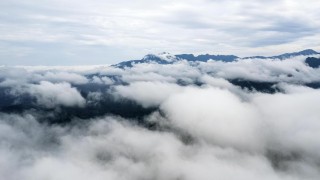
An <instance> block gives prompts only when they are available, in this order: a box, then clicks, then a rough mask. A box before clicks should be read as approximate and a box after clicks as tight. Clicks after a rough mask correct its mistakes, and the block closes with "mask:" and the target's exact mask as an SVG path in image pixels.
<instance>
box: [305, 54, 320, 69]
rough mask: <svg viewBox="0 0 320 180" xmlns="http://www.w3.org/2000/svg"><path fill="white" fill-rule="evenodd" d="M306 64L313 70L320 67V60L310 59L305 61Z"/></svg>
mask: <svg viewBox="0 0 320 180" xmlns="http://www.w3.org/2000/svg"><path fill="white" fill-rule="evenodd" d="M305 63H306V64H307V65H308V66H310V67H312V68H319V67H320V58H315V57H308V58H307V59H306V60H305Z"/></svg>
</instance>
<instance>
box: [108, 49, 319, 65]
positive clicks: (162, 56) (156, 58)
mask: <svg viewBox="0 0 320 180" xmlns="http://www.w3.org/2000/svg"><path fill="white" fill-rule="evenodd" d="M319 54H320V53H319V52H317V51H315V50H313V49H305V50H302V51H299V52H291V53H284V54H280V55H275V56H249V57H239V56H236V55H219V54H218V55H211V54H200V55H197V56H195V55H194V54H176V55H171V54H170V53H167V52H162V53H159V54H157V55H156V54H147V55H145V56H144V57H143V58H142V59H140V60H129V61H122V62H120V63H117V64H114V65H112V66H113V67H118V68H125V67H129V68H131V67H133V65H134V64H142V63H157V64H172V63H174V62H178V61H182V60H186V61H189V62H207V61H209V60H214V61H223V62H233V61H236V60H245V59H280V60H284V59H288V58H291V57H296V56H313V55H319Z"/></svg>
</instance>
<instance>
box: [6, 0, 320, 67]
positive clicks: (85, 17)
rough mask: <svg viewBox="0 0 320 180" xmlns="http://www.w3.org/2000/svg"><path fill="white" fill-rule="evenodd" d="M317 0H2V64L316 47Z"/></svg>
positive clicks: (318, 43)
mask: <svg viewBox="0 0 320 180" xmlns="http://www.w3.org/2000/svg"><path fill="white" fill-rule="evenodd" d="M319 9H320V2H319V0H306V1H297V0H242V1H235V0H234V1H231V0H220V1H218V0H157V1H150V0H135V1H133V0H131V1H129V0H68V1H66V0H1V1H0V64H1V65H77V64H112V63H115V62H119V61H122V60H129V59H140V58H142V57H143V56H144V55H145V54H148V53H159V52H163V51H166V52H170V53H172V54H179V53H194V54H201V53H210V54H235V55H239V56H248V55H273V54H279V53H284V52H291V51H299V50H302V49H307V48H312V49H315V50H317V51H319V50H320V41H319V39H320V11H319Z"/></svg>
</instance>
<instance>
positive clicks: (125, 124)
mask: <svg viewBox="0 0 320 180" xmlns="http://www.w3.org/2000/svg"><path fill="white" fill-rule="evenodd" d="M304 59H305V57H297V58H293V59H287V60H277V59H273V60H254V59H251V60H241V61H236V62H230V63H224V62H216V61H211V62H200V63H189V62H186V61H181V62H178V63H175V64H168V65H159V64H153V63H150V64H137V65H135V66H133V67H132V68H125V69H119V68H114V67H97V66H95V67H92V68H85V69H81V68H74V69H72V68H62V67H59V68H54V67H53V68H47V67H45V68H30V67H19V68H18V67H1V70H0V80H1V81H0V97H1V99H2V102H0V110H1V113H0V177H4V178H5V179H6V180H16V179H25V180H42V179H52V180H56V179H57V180H64V179H65V180H67V179H77V180H82V179H83V180H85V179H94V180H102V179H119V180H122V179H123V180H124V179H131V180H132V179H133V180H134V179H137V180H141V179H158V180H168V179H172V180H176V179H186V180H195V179H208V180H209V179H210V180H211V179H246V180H251V179H252V180H255V179H265V180H280V179H281V180H282V179H288V180H295V179H296V180H298V179H310V180H316V179H319V177H320V169H319V164H320V152H319V149H320V133H319V132H320V111H319V107H320V90H319V89H318V88H319V82H320V69H319V68H312V67H309V66H308V65H307V64H305V63H304Z"/></svg>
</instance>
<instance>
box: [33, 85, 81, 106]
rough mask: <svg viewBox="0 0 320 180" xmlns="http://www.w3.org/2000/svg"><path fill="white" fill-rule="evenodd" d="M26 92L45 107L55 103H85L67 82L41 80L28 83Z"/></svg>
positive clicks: (76, 104) (55, 104)
mask: <svg viewBox="0 0 320 180" xmlns="http://www.w3.org/2000/svg"><path fill="white" fill-rule="evenodd" d="M27 92H28V93H29V94H30V95H31V96H34V97H36V99H37V103H38V104H40V105H43V106H45V107H55V106H57V105H64V106H79V107H83V106H84V105H85V99H84V98H83V97H82V96H81V94H80V93H79V92H78V91H77V89H76V88H73V87H71V85H70V84H68V83H55V84H54V83H51V82H48V81H41V82H40V84H34V85H30V86H29V88H27Z"/></svg>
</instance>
